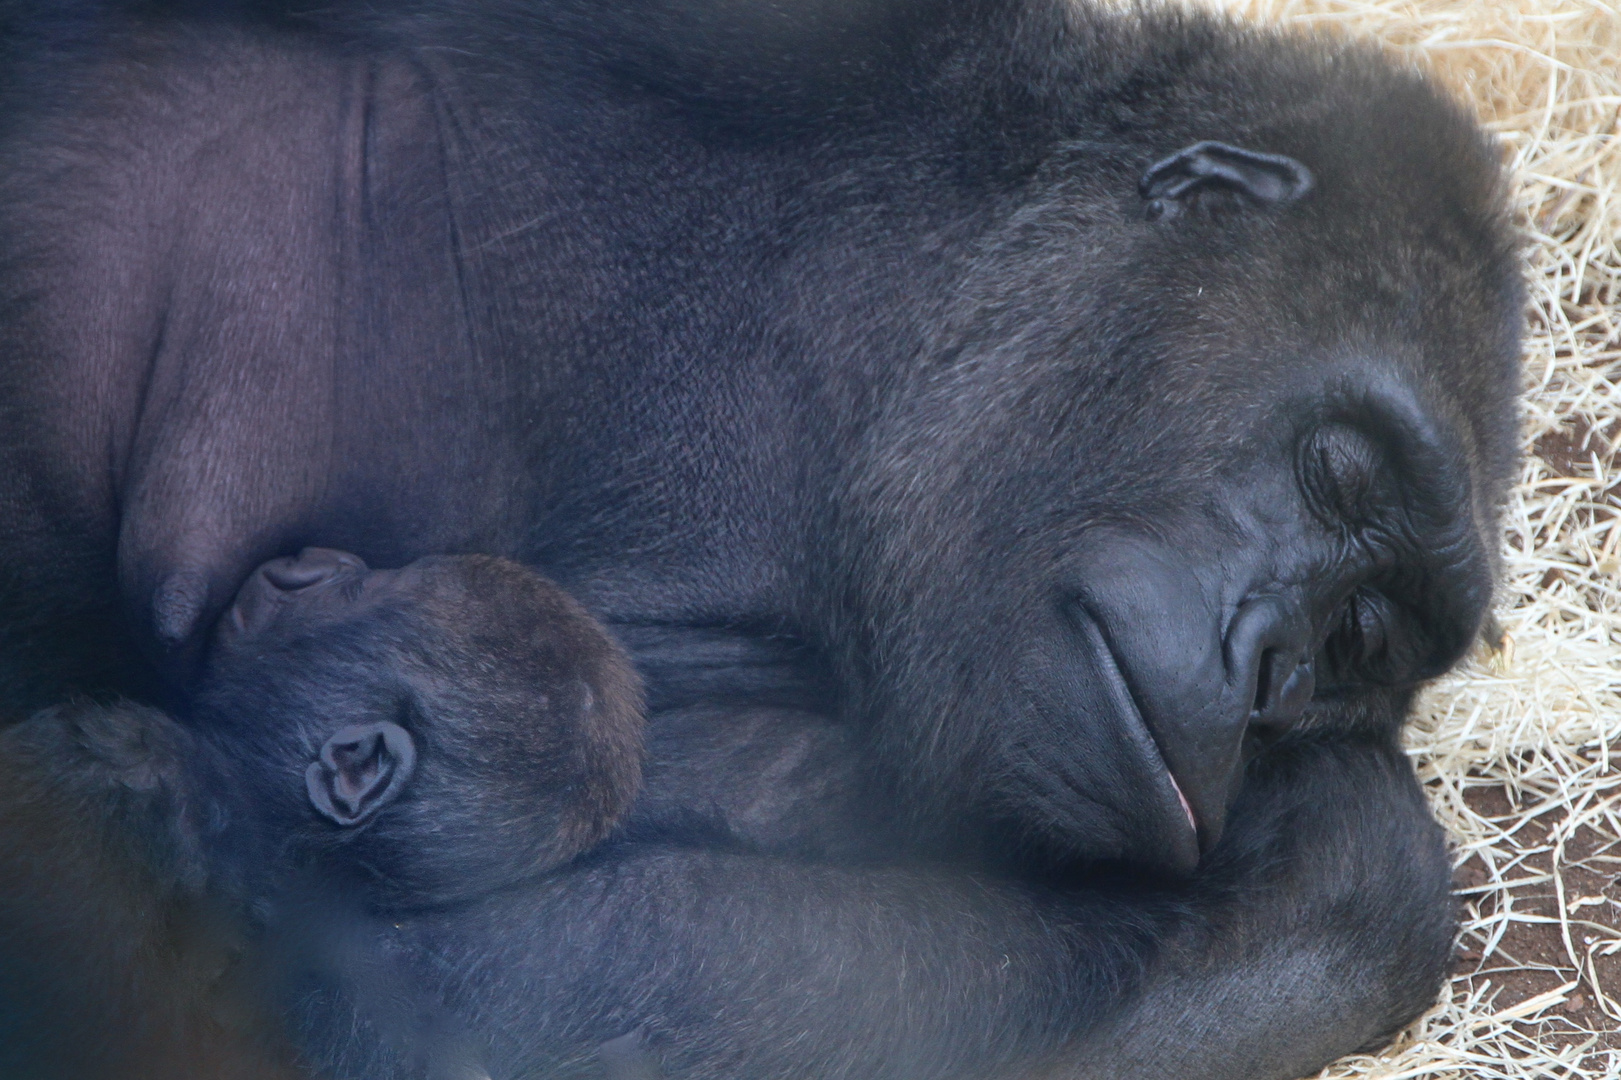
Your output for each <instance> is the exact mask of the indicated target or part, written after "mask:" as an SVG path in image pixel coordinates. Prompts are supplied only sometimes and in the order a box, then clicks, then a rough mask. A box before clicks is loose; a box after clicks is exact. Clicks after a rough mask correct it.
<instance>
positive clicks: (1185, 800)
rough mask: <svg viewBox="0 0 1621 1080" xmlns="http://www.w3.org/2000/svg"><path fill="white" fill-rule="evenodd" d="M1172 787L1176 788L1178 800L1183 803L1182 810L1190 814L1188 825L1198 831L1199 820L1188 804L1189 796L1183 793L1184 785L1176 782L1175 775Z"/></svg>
mask: <svg viewBox="0 0 1621 1080" xmlns="http://www.w3.org/2000/svg"><path fill="white" fill-rule="evenodd" d="M1167 775H1169V774H1167ZM1171 787H1173V788H1175V789H1176V801H1177V802H1179V803H1181V804H1182V812H1183V813H1184V814H1186V815H1188V827H1189V828H1190V829H1192V830H1193V831H1194V832H1195V833H1197V832H1198V831H1199V821H1198V819H1197V818H1195V817H1194V816H1193V807H1191V806H1189V805H1188V797H1187V796H1186V795H1184V794H1182V785H1180V784H1178V783H1177V782H1176V777H1174V776H1172V777H1171Z"/></svg>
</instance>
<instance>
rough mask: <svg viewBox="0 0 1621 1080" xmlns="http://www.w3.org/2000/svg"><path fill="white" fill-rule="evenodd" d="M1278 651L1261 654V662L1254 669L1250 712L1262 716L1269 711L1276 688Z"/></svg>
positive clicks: (1272, 650) (1267, 651) (1271, 650)
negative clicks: (1253, 694)
mask: <svg viewBox="0 0 1621 1080" xmlns="http://www.w3.org/2000/svg"><path fill="white" fill-rule="evenodd" d="M1277 668H1278V650H1276V649H1267V650H1266V651H1265V652H1263V653H1261V662H1260V663H1259V664H1257V665H1256V668H1255V700H1254V701H1253V702H1252V703H1251V704H1250V711H1251V712H1254V713H1260V714H1262V715H1264V714H1266V713H1268V712H1270V711H1271V706H1272V692H1273V690H1274V689H1276V686H1277V681H1278V679H1277Z"/></svg>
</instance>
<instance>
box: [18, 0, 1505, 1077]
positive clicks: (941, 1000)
mask: <svg viewBox="0 0 1621 1080" xmlns="http://www.w3.org/2000/svg"><path fill="white" fill-rule="evenodd" d="M370 7H371V6H370V5H364V4H356V5H353V7H352V9H351V6H350V5H347V4H336V5H329V6H328V8H326V9H323V11H322V12H321V13H320V14H319V15H304V14H294V13H288V12H283V11H282V10H281V9H280V6H279V5H273V4H222V5H208V4H188V3H180V2H178V0H177V2H175V3H162V2H148V3H133V2H132V3H130V4H128V5H119V4H105V5H92V4H77V5H75V4H66V5H64V4H60V3H57V4H39V5H34V4H22V3H15V2H13V3H8V4H6V5H5V6H4V7H0V13H3V14H0V30H3V32H4V33H5V38H4V46H3V48H4V50H5V60H4V67H3V78H4V87H3V90H0V116H3V117H4V120H3V121H0V124H3V128H0V139H3V143H0V251H4V253H5V255H4V259H5V262H4V265H3V267H0V300H3V303H4V307H3V309H0V310H3V311H4V316H3V321H0V356H3V357H4V364H5V367H4V371H3V375H0V378H3V379H4V387H3V391H0V393H3V397H0V400H3V402H4V407H5V410H6V411H5V414H4V420H3V427H0V478H3V484H4V488H3V490H0V508H3V509H0V553H3V555H4V564H5V567H6V571H5V573H4V575H3V576H0V624H3V626H4V630H3V634H4V636H3V638H0V664H3V669H0V692H3V694H4V702H5V707H6V708H8V709H9V710H11V711H12V712H13V713H14V714H15V715H17V716H21V715H23V714H25V713H27V712H28V711H30V710H32V709H34V708H37V707H40V706H43V705H46V704H49V703H52V702H54V701H58V700H61V699H62V698H64V697H65V696H67V695H69V694H72V693H75V692H85V691H91V692H98V693H105V692H110V691H111V692H118V693H122V694H125V695H130V696H135V697H140V698H146V699H148V700H157V701H161V702H164V703H167V704H170V705H171V706H173V707H174V708H176V709H179V710H181V711H184V710H185V708H186V696H187V691H188V689H189V687H190V680H191V678H192V673H193V671H194V665H195V663H196V660H197V654H198V650H199V648H200V646H201V643H202V642H203V641H205V640H206V639H207V636H208V631H209V629H210V627H211V625H212V624H213V621H214V619H215V617H216V616H217V614H218V612H219V611H220V610H221V609H222V608H223V607H224V605H225V604H226V603H228V602H229V600H230V598H231V596H232V595H233V593H234V591H235V589H236V587H237V586H238V584H239V583H240V582H241V580H242V579H243V578H244V577H246V575H247V574H248V572H249V571H250V570H251V569H252V568H253V567H254V566H255V565H257V564H258V563H259V562H261V561H263V560H265V559H267V558H269V557H272V556H276V555H281V554H290V553H292V552H296V551H297V550H299V549H300V548H301V547H303V546H304V545H307V544H313V545H320V546H325V547H330V548H342V549H347V550H349V551H353V552H355V553H357V554H359V555H360V556H361V557H363V558H364V559H365V560H367V561H368V562H369V563H371V564H373V565H378V566H398V565H401V564H404V563H406V562H409V561H411V560H413V559H416V558H418V557H419V556H422V555H425V554H429V553H435V552H466V551H478V552H488V553H494V554H500V555H505V556H508V557H511V558H514V559H517V560H519V561H522V562H524V563H527V564H529V565H532V566H535V567H538V568H540V569H542V570H543V571H544V572H545V573H546V574H548V575H550V576H551V577H552V578H554V579H555V580H557V581H558V582H560V583H561V584H563V585H564V586H565V587H566V588H567V589H569V590H570V591H571V592H572V593H573V595H575V596H576V597H577V598H579V599H580V600H581V602H583V603H584V604H585V605H586V607H587V608H588V609H590V610H591V611H592V612H593V613H594V614H595V615H597V616H598V617H599V618H600V619H601V620H603V621H604V622H605V623H607V624H608V625H609V626H610V627H612V628H613V629H614V631H615V632H616V633H617V635H618V636H619V637H620V639H621V640H622V641H623V642H624V643H625V644H626V645H627V646H628V647H629V648H630V649H631V651H632V654H633V655H634V657H635V658H636V660H637V663H638V665H639V667H640V668H641V670H642V674H643V676H644V678H645V679H646V680H647V684H648V693H649V700H650V708H651V716H650V723H651V728H650V747H651V758H650V761H649V767H648V772H647V786H646V789H645V792H644V795H643V798H642V800H641V806H640V809H639V810H638V812H637V815H636V817H635V819H634V820H633V821H632V823H631V824H630V826H629V827H628V829H627V831H626V835H625V837H624V839H623V840H622V841H621V842H619V843H618V844H617V845H616V846H612V847H609V848H607V849H603V850H601V851H599V852H598V853H597V854H596V855H595V856H594V857H593V858H592V859H591V860H589V861H588V862H584V863H581V864H578V865H577V866H575V867H574V868H572V869H568V870H565V871H563V872H561V873H559V874H557V875H555V876H554V877H552V878H549V879H548V880H547V882H546V883H544V884H543V885H537V886H536V890H531V891H529V892H526V893H524V894H523V897H524V906H523V909H522V910H521V911H520V910H515V909H514V908H513V906H512V904H511V902H510V900H506V901H504V900H503V899H502V897H500V896H497V897H494V898H492V899H491V900H490V901H488V902H487V903H481V904H475V905H473V906H471V907H466V908H459V909H457V910H455V911H453V912H443V911H437V912H424V913H421V914H419V915H414V916H402V917H401V918H399V919H397V920H393V921H392V922H390V923H389V925H390V926H393V925H394V923H396V922H397V923H398V924H399V934H400V935H401V937H400V938H399V940H398V941H397V942H396V943H395V944H396V947H397V948H398V949H399V950H401V955H402V956H404V957H406V958H407V962H409V963H411V964H419V965H421V971H422V973H423V974H422V981H423V983H424V985H428V986H431V987H433V988H435V991H436V992H437V993H439V994H440V995H441V996H442V997H443V998H444V1000H445V1001H446V1002H447V1003H449V1004H448V1007H450V1008H452V1009H453V1010H454V1011H455V1012H457V1014H458V1015H462V1016H466V1017H471V1018H473V1019H472V1020H471V1021H470V1022H471V1023H472V1024H473V1026H474V1027H475V1028H476V1029H478V1030H479V1031H482V1032H486V1033H488V1035H487V1037H488V1039H489V1040H490V1046H489V1050H488V1055H487V1059H486V1065H485V1067H486V1068H488V1069H489V1071H490V1072H491V1073H492V1075H497V1076H505V1075H509V1074H516V1073H519V1072H522V1071H523V1070H524V1069H532V1070H541V1071H545V1070H556V1069H559V1068H561V1067H562V1066H561V1065H560V1064H559V1062H562V1061H564V1060H566V1059H571V1057H573V1056H577V1055H578V1054H580V1053H587V1054H588V1051H589V1049H590V1048H591V1047H594V1046H596V1045H597V1044H599V1043H604V1042H607V1043H609V1044H610V1046H611V1047H613V1048H614V1049H612V1050H611V1052H609V1053H607V1055H606V1056H605V1057H604V1059H603V1060H605V1061H608V1063H609V1064H610V1065H611V1066H613V1067H615V1068H621V1070H622V1071H623V1069H624V1068H640V1067H642V1065H644V1064H647V1061H646V1060H640V1059H639V1060H637V1061H633V1062H632V1063H631V1065H628V1066H627V1065H624V1062H623V1061H621V1060H620V1059H621V1058H623V1057H624V1056H625V1055H626V1054H629V1055H630V1057H632V1058H637V1057H638V1055H641V1056H642V1058H645V1057H646V1055H652V1056H653V1057H654V1058H656V1059H657V1061H658V1062H659V1063H660V1064H661V1067H662V1068H663V1069H664V1070H665V1071H666V1072H667V1073H669V1074H671V1075H692V1076H716V1075H735V1076H749V1077H766V1076H779V1075H781V1076H786V1075H811V1076H818V1077H835V1076H846V1075H849V1076H856V1075H861V1076H904V1077H915V1076H935V1075H955V1074H959V1073H960V1074H966V1075H974V1076H983V1075H987V1074H990V1073H993V1072H995V1071H997V1070H998V1069H1005V1070H1008V1071H1010V1072H1016V1073H1020V1074H1021V1075H1022V1074H1034V1073H1039V1072H1042V1071H1043V1070H1050V1071H1052V1072H1055V1073H1060V1074H1066V1075H1067V1074H1074V1073H1079V1074H1082V1075H1098V1076H1127V1075H1140V1076H1169V1075H1174V1076H1179V1077H1199V1076H1288V1075H1294V1074H1296V1073H1299V1072H1302V1071H1305V1070H1307V1069H1309V1068H1314V1067H1316V1066H1317V1065H1318V1064H1320V1063H1321V1062H1323V1061H1325V1060H1327V1059H1329V1058H1332V1057H1333V1056H1335V1055H1337V1054H1340V1053H1343V1052H1346V1051H1348V1050H1351V1049H1354V1048H1356V1047H1357V1046H1360V1045H1363V1044H1365V1043H1367V1042H1369V1041H1370V1040H1375V1039H1377V1038H1380V1037H1382V1036H1384V1035H1385V1034H1387V1033H1389V1032H1390V1031H1391V1030H1393V1028H1394V1027H1395V1026H1396V1025H1399V1024H1400V1023H1402V1022H1404V1021H1405V1020H1407V1019H1408V1018H1410V1017H1411V1016H1412V1015H1414V1013H1415V1012H1416V1011H1417V1010H1419V1009H1420V1008H1422V1007H1423V1006H1424V1005H1425V1004H1426V1003H1427V1001H1428V1000H1429V999H1430V996H1431V995H1432V993H1433V991H1434V988H1435V986H1436V983H1437V981H1438V979H1439V978H1440V976H1441V973H1442V972H1443V970H1444V967H1445V958H1446V954H1447V951H1448V948H1449V942H1450V932H1451V919H1450V912H1449V909H1448V900H1447V883H1446V860H1445V858H1444V853H1443V852H1442V851H1441V848H1440V842H1439V839H1438V837H1437V834H1436V831H1435V829H1434V826H1433V825H1432V824H1431V823H1430V822H1429V820H1428V818H1427V816H1426V814H1425V811H1424V809H1423V807H1422V802H1421V800H1420V799H1419V797H1418V793H1417V790H1416V785H1415V783H1414V781H1413V777H1412V775H1411V771H1410V769H1408V767H1407V766H1406V765H1405V764H1404V763H1403V762H1402V760H1401V758H1400V755H1399V754H1398V753H1397V751H1396V750H1395V748H1394V740H1395V736H1396V731H1397V728H1398V727H1399V724H1400V721H1401V718H1402V716H1403V715H1404V713H1405V711H1406V708H1407V705H1408V702H1409V701H1410V699H1411V695H1412V692H1413V688H1414V687H1415V685H1416V684H1417V683H1418V682H1419V681H1421V680H1422V679H1424V678H1426V677H1428V676H1431V675H1433V674H1435V673H1437V672H1439V671H1441V670H1443V669H1444V668H1445V667H1447V666H1448V665H1449V664H1451V663H1452V662H1453V661H1454V660H1455V659H1456V658H1457V657H1458V656H1459V655H1460V654H1461V652H1462V651H1463V650H1464V648H1465V647H1466V645H1467V643H1468V642H1469V641H1470V640H1471V638H1472V636H1473V635H1474V633H1475V631H1476V629H1477V627H1478V625H1479V623H1480V621H1481V619H1482V617H1483V613H1484V611H1485V606H1486V602H1487V599H1488V597H1489V594H1490V586H1491V559H1490V555H1489V552H1490V550H1491V547H1492V540H1491V537H1492V528H1493V516H1494V508H1495V505H1496V503H1497V501H1498V499H1499V498H1500V496H1501V493H1502V490H1503V485H1504V483H1505V480H1506V477H1507V476H1508V473H1509V471H1510V464H1511V461H1512V446H1513V438H1512V428H1513V424H1512V408H1511V396H1512V388H1513V386H1514V381H1515V372H1514V360H1515V356H1516V346H1517V324H1518V318H1519V292H1518V287H1517V284H1516V274H1515V264H1514V259H1513V250H1512V245H1511V242H1510V238H1509V233H1508V230H1507V228H1506V226H1505V224H1504V219H1503V214H1502V208H1501V202H1502V198H1501V189H1500V177H1499V169H1498V166H1497V164H1496V156H1495V153H1494V151H1493V149H1492V147H1491V146H1490V144H1489V143H1488V142H1487V141H1486V140H1485V139H1484V137H1483V136H1482V135H1481V134H1480V133H1479V132H1478V131H1477V130H1476V129H1475V127H1474V126H1473V125H1472V124H1471V123H1470V122H1469V121H1468V120H1467V119H1465V118H1464V117H1463V116H1462V115H1461V114H1460V113H1459V111H1458V110H1457V109H1456V108H1454V107H1453V106H1452V105H1450V104H1448V103H1447V102H1445V101H1444V100H1442V99H1441V98H1440V97H1439V96H1438V95H1437V94H1436V93H1435V92H1434V91H1433V90H1432V89H1431V88H1429V87H1428V86H1427V85H1426V84H1425V83H1424V82H1423V81H1422V80H1421V79H1420V78H1418V77H1416V76H1414V75H1412V74H1410V73H1407V72H1402V71H1398V70H1394V69H1392V68H1391V67H1390V66H1389V65H1388V64H1386V63H1385V62H1383V61H1381V60H1380V59H1378V58H1376V57H1374V56H1371V55H1368V54H1367V53H1365V52H1363V51H1359V50H1356V49H1349V48H1345V47H1341V46H1330V45H1325V44H1323V43H1320V42H1313V41H1308V40H1291V39H1287V38H1283V37H1279V36H1275V35H1271V34H1265V33H1261V32H1256V31H1247V30H1241V29H1235V28H1233V27H1231V26H1229V25H1228V24H1226V23H1223V22H1221V21H1219V20H1216V19H1214V18H1210V17H1205V16H1194V15H1178V14H1171V13H1147V14H1143V13H1137V14H1119V13H1106V12H1100V11H1094V10H1090V9H1086V8H1073V7H1071V6H1070V5H1068V4H1067V3H1062V2H1060V0H887V2H880V0H872V2H868V3H860V4H845V3H833V2H831V0H807V2H804V3H800V4H796V5H790V6H784V7H780V8H779V7H777V6H773V5H770V4H764V3H761V4H746V3H745V4H735V3H727V2H723V0H689V2H662V0H637V2H633V3H628V4H623V5H618V6H617V7H614V6H601V7H599V5H597V4H595V3H585V2H577V3H576V2H569V0H554V2H550V3H545V2H535V3H518V2H502V0H486V2H480V3H471V2H467V3H455V2H450V0H445V2H437V3H432V2H426V0H424V2H421V3H407V4H403V5H401V6H400V10H398V11H396V12H395V13H394V14H390V15H386V16H381V15H376V14H375V13H373V12H371V10H370ZM1267 747H1270V748H1267ZM1100 860H1101V861H1103V862H1100ZM1104 863H1107V864H1108V865H1110V866H1112V867H1113V869H1109V870H1107V871H1105V870H1104V869H1103V868H1102V867H1103V865H1104ZM1188 875H1191V876H1188ZM537 893H538V894H539V896H540V898H539V899H537V898H536V896H537ZM81 899H82V898H81ZM27 902H28V901H27V898H24V899H23V900H21V901H18V902H17V906H19V907H26V905H27ZM90 906H91V908H93V905H90ZM85 907H86V905H84V904H82V903H81V904H80V905H79V906H78V907H76V908H74V909H73V910H79V911H82V910H85ZM537 909H538V910H539V911H540V913H541V915H540V916H537V915H536V914H535V911H536V910H537ZM32 947H33V946H27V945H16V944H15V943H13V945H12V946H9V947H8V950H9V952H10V953H11V954H12V955H14V956H19V957H22V959H19V960H16V961H15V962H16V963H19V964H20V963H25V962H28V963H32V962H33V956H32V954H31V953H30V952H29V949H30V948H32ZM39 948H43V946H39ZM132 985H138V983H133V984H132ZM132 992H133V991H132ZM317 1012H318V1013H320V1015H318V1016H315V1017H313V1018H310V1017H306V1021H307V1026H306V1028H305V1029H304V1034H305V1037H306V1038H307V1040H308V1043H307V1045H308V1047H309V1048H310V1052H311V1053H313V1054H315V1055H317V1057H318V1059H319V1060H321V1061H323V1062H324V1063H326V1064H327V1065H329V1066H332V1067H333V1068H334V1069H337V1070H338V1071H343V1070H344V1069H350V1068H356V1069H361V1070H363V1071H364V1070H371V1071H375V1072H377V1073H378V1074H380V1075H386V1074H387V1073H388V1069H389V1068H390V1067H389V1066H386V1065H385V1064H380V1063H378V1061H377V1060H376V1059H372V1058H366V1057H363V1056H354V1053H353V1052H354V1047H352V1046H350V1045H349V1044H348V1043H346V1042H345V1041H344V1040H346V1039H348V1038H349V1037H350V1036H352V1035H354V1033H355V1030H356V1029H353V1028H346V1027H345V1025H344V1024H343V1022H342V1013H341V1009H340V1010H337V1011H336V1012H334V1011H333V1010H331V1009H322V1010H317ZM333 1016H336V1017H337V1019H338V1022H337V1023H336V1024H331V1025H329V1026H327V1027H325V1028H323V1027H322V1025H323V1024H324V1023H326V1021H328V1020H330V1019H331V1018H332V1017H333ZM71 1022H72V1018H71V1017H70V1023H71ZM357 1037H358V1036H357ZM626 1039H629V1040H630V1042H631V1043H635V1044H637V1045H639V1046H641V1047H643V1048H644V1050H627V1049H626V1047H627V1046H629V1045H630V1043H627V1042H626V1041H625V1040H626ZM582 1048H585V1049H584V1050H582ZM615 1055H618V1057H616V1056H615ZM588 1056H589V1055H588ZM615 1061H618V1062H619V1064H618V1065H615V1064H614V1062H615ZM346 1062H347V1063H349V1064H347V1065H344V1063H346ZM355 1062H361V1063H362V1064H359V1065H355V1064H354V1063H355ZM340 1065H342V1066H343V1068H341V1069H340V1068H339V1066H340Z"/></svg>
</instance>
